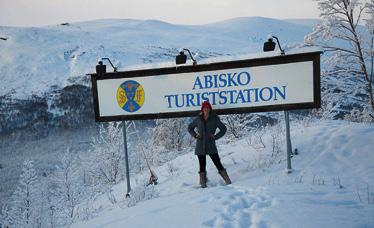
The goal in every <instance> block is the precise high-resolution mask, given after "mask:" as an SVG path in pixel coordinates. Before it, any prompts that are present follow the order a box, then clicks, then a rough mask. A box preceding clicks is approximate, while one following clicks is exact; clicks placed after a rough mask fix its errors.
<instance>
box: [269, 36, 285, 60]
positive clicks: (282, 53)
mask: <svg viewBox="0 0 374 228" xmlns="http://www.w3.org/2000/svg"><path fill="white" fill-rule="evenodd" d="M271 37H273V38H274V39H276V40H277V43H278V47H279V50H280V51H281V55H284V50H283V49H282V47H281V45H280V43H279V40H278V37H276V36H271Z"/></svg>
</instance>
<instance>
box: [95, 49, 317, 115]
mask: <svg viewBox="0 0 374 228" xmlns="http://www.w3.org/2000/svg"><path fill="white" fill-rule="evenodd" d="M320 54H321V51H320V50H311V51H310V52H306V51H305V50H304V51H301V52H291V53H288V54H286V55H276V53H275V52H271V53H264V54H263V55H251V56H244V58H243V56H241V58H231V59H230V60H228V59H226V60H225V61H216V62H214V61H210V62H206V63H199V64H197V65H188V64H183V65H175V64H174V65H172V66H166V65H164V66H163V67H161V68H149V69H138V70H128V71H122V72H113V73H105V74H103V75H100V76H99V75H98V74H92V75H91V78H92V89H93V96H94V109H95V116H96V121H119V120H134V119H155V118H171V117H184V116H194V115H196V114H197V113H198V112H199V110H200V106H201V104H202V102H203V101H204V100H209V102H210V103H211V104H212V106H213V109H214V110H215V111H216V113H217V114H233V113H245V112H264V111H280V110H291V109H305V108H319V107H320V103H321V101H320V100H321V96H320Z"/></svg>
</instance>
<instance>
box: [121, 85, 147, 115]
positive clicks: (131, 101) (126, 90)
mask: <svg viewBox="0 0 374 228" xmlns="http://www.w3.org/2000/svg"><path fill="white" fill-rule="evenodd" d="M144 95H145V94H144V89H143V87H142V86H141V85H140V84H139V83H138V82H136V81H133V80H129V81H125V82H124V83H122V84H121V85H120V86H119V87H118V90H117V102H118V105H119V106H120V107H121V108H122V109H123V110H125V111H127V112H136V111H138V110H139V109H140V108H141V107H142V105H143V103H144V98H145V97H144Z"/></svg>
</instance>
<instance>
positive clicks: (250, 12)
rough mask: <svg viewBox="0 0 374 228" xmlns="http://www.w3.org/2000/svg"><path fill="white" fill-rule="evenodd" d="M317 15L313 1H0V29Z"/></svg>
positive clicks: (198, 21)
mask: <svg viewBox="0 0 374 228" xmlns="http://www.w3.org/2000/svg"><path fill="white" fill-rule="evenodd" d="M318 15H319V11H318V9H317V3H316V2H314V1H313V0H266V1H265V0H131V1H130V0H0V25H1V26H44V25H53V24H60V23H63V22H77V21H88V20H95V19H103V18H131V19H157V20H162V21H165V22H169V23H173V24H206V23H211V22H216V21H221V20H225V19H229V18H235V17H252V16H261V17H271V18H279V19H285V18H318Z"/></svg>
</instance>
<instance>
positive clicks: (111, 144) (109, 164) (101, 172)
mask: <svg viewBox="0 0 374 228" xmlns="http://www.w3.org/2000/svg"><path fill="white" fill-rule="evenodd" d="M91 145H92V149H91V150H90V151H89V157H88V158H87V160H86V161H85V162H84V163H85V170H86V172H85V174H86V175H87V176H86V178H87V179H86V181H87V182H90V184H93V185H95V184H104V185H106V184H109V185H114V184H116V183H118V181H119V180H120V177H121V173H123V172H122V171H121V170H123V160H124V158H123V154H124V152H123V150H124V149H123V148H124V147H123V133H122V125H121V124H120V122H111V123H109V124H108V125H107V126H104V125H101V126H100V129H99V135H98V136H97V137H96V138H94V139H93V140H92V143H91Z"/></svg>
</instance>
